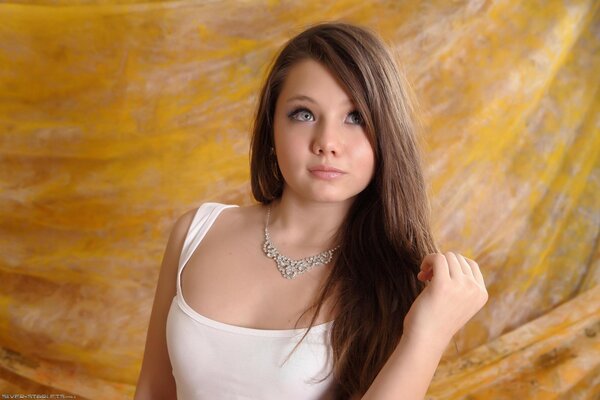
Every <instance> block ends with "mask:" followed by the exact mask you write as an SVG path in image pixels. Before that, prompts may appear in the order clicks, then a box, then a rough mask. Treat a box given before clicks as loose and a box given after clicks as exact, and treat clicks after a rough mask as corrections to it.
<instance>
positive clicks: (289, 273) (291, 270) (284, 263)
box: [263, 206, 340, 279]
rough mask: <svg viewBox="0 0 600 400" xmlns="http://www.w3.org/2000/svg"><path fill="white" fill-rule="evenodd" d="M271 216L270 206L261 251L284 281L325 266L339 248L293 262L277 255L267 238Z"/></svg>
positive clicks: (277, 252)
mask: <svg viewBox="0 0 600 400" xmlns="http://www.w3.org/2000/svg"><path fill="white" fill-rule="evenodd" d="M270 216H271V206H269V208H268V209H267V222H266V223H265V243H264V244H263V251H264V252H265V254H266V255H267V257H269V258H272V259H273V260H275V262H276V263H277V269H278V270H279V272H281V275H282V276H283V277H284V278H286V279H294V278H295V277H296V275H300V274H301V273H303V272H306V271H308V270H309V269H311V268H312V267H314V266H316V265H325V264H327V263H328V262H329V261H331V257H332V256H333V252H334V251H336V250H337V249H338V248H339V247H340V246H339V245H338V246H336V247H334V248H333V249H330V250H325V251H324V252H322V253H319V254H317V255H314V256H310V257H305V258H302V259H300V260H293V259H291V258H289V257H286V256H284V255H282V254H280V253H279V250H277V248H276V247H275V245H274V244H273V243H272V242H271V237H270V236H269V230H268V229H267V228H268V226H269V217H270Z"/></svg>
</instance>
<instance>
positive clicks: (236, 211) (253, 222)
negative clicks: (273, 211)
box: [216, 204, 264, 234]
mask: <svg viewBox="0 0 600 400" xmlns="http://www.w3.org/2000/svg"><path fill="white" fill-rule="evenodd" d="M262 208H263V206H262V205H261V204H252V205H247V206H239V207H230V208H227V209H224V210H223V211H221V214H220V215H219V218H218V223H217V224H218V225H219V228H217V229H216V230H221V231H222V232H229V233H232V234H234V233H240V232H243V231H246V230H247V229H255V228H256V226H261V225H262V224H263V222H262V219H263V218H264V216H263V214H264V211H263V210H262Z"/></svg>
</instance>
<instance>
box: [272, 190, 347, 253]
mask: <svg viewBox="0 0 600 400" xmlns="http://www.w3.org/2000/svg"><path fill="white" fill-rule="evenodd" d="M350 205H351V200H350V201H345V202H315V201H306V200H304V199H298V198H295V197H291V196H286V192H285V191H284V193H283V195H282V197H281V198H280V199H278V200H275V201H273V202H272V203H271V205H270V207H271V216H270V218H269V235H270V236H271V240H272V241H273V243H274V244H275V245H276V246H277V247H278V248H279V249H280V250H281V251H282V252H285V253H286V255H287V256H289V257H296V258H298V257H306V256H307V255H311V254H313V253H318V252H321V251H325V250H329V249H332V248H334V247H335V246H336V245H337V243H335V242H334V235H335V234H336V232H337V230H338V229H339V227H340V225H341V224H342V222H343V219H344V218H345V216H346V214H347V212H348V209H349V208H350Z"/></svg>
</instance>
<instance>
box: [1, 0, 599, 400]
mask: <svg viewBox="0 0 600 400" xmlns="http://www.w3.org/2000/svg"><path fill="white" fill-rule="evenodd" d="M325 20H345V21H347V22H352V23H357V24H361V25H364V26H367V27H369V28H372V29H373V30H375V31H377V32H378V33H379V34H380V35H381V36H382V37H383V38H384V39H385V40H386V42H387V43H388V44H389V45H390V46H391V47H392V48H393V51H394V54H395V56H396V57H397V59H398V61H399V62H400V63H401V64H402V66H403V68H404V70H405V72H406V75H407V77H408V79H409V81H410V82H411V83H412V86H413V89H414V92H415V94H416V95H417V97H418V98H419V101H420V109H421V111H422V122H423V128H424V129H423V134H422V139H423V146H424V153H425V155H426V160H425V163H426V179H427V184H428V190H429V193H430V197H431V204H432V213H433V215H432V221H433V229H434V234H435V236H436V240H437V242H438V245H439V246H440V248H441V249H442V250H443V251H456V252H459V253H461V254H463V255H465V256H467V257H469V258H472V259H474V260H476V261H477V262H478V264H479V265H480V267H481V270H482V273H483V276H484V279H485V281H486V284H487V287H488V292H489V295H490V297H489V300H488V303H487V304H486V305H485V307H484V308H483V309H482V310H481V311H480V312H479V313H478V314H476V315H475V317H473V319H472V320H471V321H469V323H468V324H467V325H466V326H465V327H464V328H463V329H462V330H461V331H459V332H458V333H457V335H456V336H455V337H454V340H453V341H451V343H450V345H449V347H448V348H447V351H446V352H445V354H444V357H443V358H442V362H441V364H440V366H439V367H438V369H437V371H436V374H435V376H434V379H433V381H432V384H431V386H430V388H429V391H428V394H427V398H428V399H462V398H465V399H466V398H468V399H482V400H484V399H575V398H577V399H597V398H599V397H600V250H599V249H598V232H599V226H600V214H599V206H600V190H599V188H600V164H599V162H600V157H599V153H600V132H599V131H600V114H599V110H600V96H599V94H598V87H599V81H600V73H598V71H600V9H599V2H597V1H594V0H571V1H570V0H561V1H558V0H549V1H541V0H538V1H516V0H498V1H484V0H471V1H466V0H463V1H453V2H448V1H442V0H435V1H406V2H398V1H369V2H365V1H336V2H325V3H323V2H320V1H316V0H314V1H313V0H302V1H295V0H294V1H286V2H275V1H256V2H247V1H244V2H242V1H240V2H234V1H224V2H208V1H207V2H203V1H189V0H183V1H113V2H104V1H91V0H90V1H49V0H45V1H44V0H42V1H11V2H4V3H2V4H0V188H1V190H0V282H1V284H0V393H7V394H18V393H21V394H32V393H37V394H65V395H67V396H77V398H79V399H108V398H110V399H127V398H131V397H132V396H133V393H134V390H135V384H136V381H137V377H138V373H139V368H140V366H141V361H142V355H143V350H144V343H145V335H146V329H147V324H148V320H149V316H150V310H151V306H152V301H153V296H154V290H155V285H156V282H157V278H158V271H159V266H160V261H161V257H162V253H163V251H164V248H165V245H166V240H167V237H168V234H169V231H170V228H171V226H172V223H173V222H174V220H175V219H176V217H178V216H179V215H181V214H182V213H183V212H185V211H187V210H189V209H191V208H193V207H196V206H198V205H199V204H201V203H202V202H205V201H219V202H222V203H230V204H240V205H247V204H251V203H252V199H251V195H250V188H249V164H248V146H249V133H250V128H251V122H252V117H253V112H254V109H255V103H256V99H257V96H258V90H259V88H260V85H261V83H262V79H263V78H264V74H265V73H266V70H267V66H268V64H269V62H270V61H271V60H272V58H273V56H274V55H275V52H276V51H277V50H278V49H279V48H280V46H281V45H283V44H284V43H285V41H286V40H288V39H289V38H290V37H292V36H293V35H295V34H296V33H298V32H300V31H301V30H302V29H304V27H306V26H307V25H309V24H312V23H316V22H320V21H325Z"/></svg>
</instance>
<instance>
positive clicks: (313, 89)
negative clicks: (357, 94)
mask: <svg viewBox="0 0 600 400" xmlns="http://www.w3.org/2000/svg"><path fill="white" fill-rule="evenodd" d="M298 95H305V96H309V97H311V98H312V99H314V100H315V101H316V102H317V103H319V104H321V105H338V104H346V103H348V102H351V101H352V98H351V96H350V94H349V93H348V91H347V89H346V88H345V87H344V86H343V85H342V84H341V82H340V81H339V79H338V78H337V77H336V76H335V75H334V74H333V73H332V72H331V71H330V70H329V69H327V67H325V66H324V65H322V64H321V63H319V62H317V61H315V60H312V59H306V60H302V61H299V62H297V63H295V64H294V65H293V66H292V67H291V68H290V70H289V71H288V74H287V76H286V78H285V81H284V84H283V88H282V90H281V95H280V100H283V101H286V100H287V99H289V98H291V97H295V96H298Z"/></svg>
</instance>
